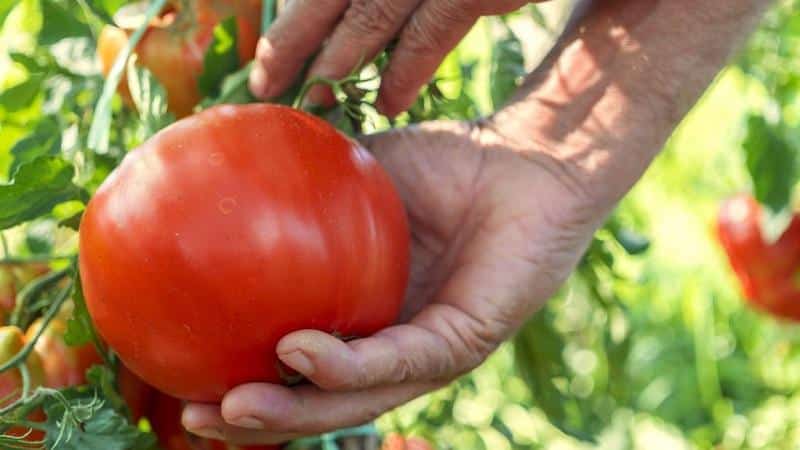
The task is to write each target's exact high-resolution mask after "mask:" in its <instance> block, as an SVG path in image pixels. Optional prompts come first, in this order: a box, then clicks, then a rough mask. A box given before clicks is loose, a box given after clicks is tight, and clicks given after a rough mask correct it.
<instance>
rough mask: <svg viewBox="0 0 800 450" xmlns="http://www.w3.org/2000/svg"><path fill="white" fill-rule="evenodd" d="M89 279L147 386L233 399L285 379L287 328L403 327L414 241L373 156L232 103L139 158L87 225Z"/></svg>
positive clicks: (260, 109) (315, 121) (102, 325)
mask: <svg viewBox="0 0 800 450" xmlns="http://www.w3.org/2000/svg"><path fill="white" fill-rule="evenodd" d="M80 271H81V277H82V280H83V288H84V294H85V296H86V304H87V306H88V308H89V312H90V314H91V316H92V318H93V319H94V323H95V325H96V326H97V330H98V332H99V333H100V335H101V336H102V337H103V338H104V339H105V340H106V341H107V342H108V344H109V345H110V346H111V347H112V348H114V349H115V350H116V351H117V353H118V354H119V356H120V358H121V359H122V361H124V362H125V364H126V365H127V366H128V367H129V368H130V369H131V370H132V371H133V372H134V373H136V374H137V375H139V376H140V377H141V378H142V379H143V380H145V381H146V382H147V383H148V384H151V385H153V386H155V387H156V388H157V389H159V390H160V391H163V392H166V393H168V394H170V395H172V396H175V397H178V398H182V399H186V400H192V401H201V402H218V401H220V400H221V399H222V397H223V395H224V394H225V393H226V392H228V391H229V390H230V389H232V388H234V387H236V386H238V385H241V384H244V383H248V382H270V383H279V382H282V381H284V380H283V379H282V377H281V370H280V367H279V363H278V358H277V355H276V354H275V347H276V345H277V343H278V341H279V340H280V339H281V338H282V337H283V336H285V335H287V334H288V333H291V332H293V331H296V330H299V329H317V330H322V331H325V332H328V333H332V334H336V335H339V336H343V337H357V336H368V335H371V334H373V333H375V332H377V331H379V330H381V329H382V328H384V327H387V326H389V325H391V324H392V323H393V322H394V321H395V320H396V319H397V317H398V314H399V311H400V308H401V305H402V303H403V297H404V292H405V288H406V283H407V280H408V271H409V231H408V223H407V221H406V215H405V210H404V207H403V204H402V203H401V201H400V198H399V196H398V195H397V193H396V191H395V188H394V186H393V184H392V181H391V179H390V178H389V176H388V175H387V174H386V172H384V170H383V169H382V168H381V166H380V165H379V164H378V163H377V161H376V160H375V159H374V158H373V157H372V155H371V154H370V153H369V152H367V151H366V150H364V149H363V148H362V147H360V146H359V145H358V144H356V143H354V142H353V141H351V140H349V139H347V138H346V137H345V136H343V135H342V134H340V133H339V132H338V131H336V130H335V129H334V128H333V127H332V126H330V125H329V124H328V123H326V122H324V121H322V120H321V119H319V118H316V117H314V116H311V115H309V114H306V113H304V112H301V111H298V110H295V109H291V108H287V107H282V106H273V105H264V104H256V105H239V106H218V107H214V108H211V109H208V110H206V111H203V112H202V113H200V114H196V115H194V116H192V117H189V118H187V119H183V120H181V121H179V122H177V123H175V124H173V125H172V126H170V127H168V128H166V129H165V130H163V131H161V132H160V133H158V134H157V135H156V136H154V137H153V138H152V139H150V140H149V141H147V142H146V143H145V144H144V145H142V146H141V147H140V148H138V149H136V150H134V151H132V152H130V153H129V154H128V156H127V157H126V158H125V160H124V161H123V162H122V164H121V165H120V166H119V167H118V168H117V170H116V171H115V172H114V173H113V174H112V175H111V176H110V177H109V178H108V179H107V180H106V182H105V183H104V184H103V185H102V186H101V187H100V189H99V190H98V191H97V194H96V195H95V196H94V198H93V199H92V200H91V202H90V203H89V205H88V206H87V208H86V211H85V213H84V216H83V220H82V222H81V230H80Z"/></svg>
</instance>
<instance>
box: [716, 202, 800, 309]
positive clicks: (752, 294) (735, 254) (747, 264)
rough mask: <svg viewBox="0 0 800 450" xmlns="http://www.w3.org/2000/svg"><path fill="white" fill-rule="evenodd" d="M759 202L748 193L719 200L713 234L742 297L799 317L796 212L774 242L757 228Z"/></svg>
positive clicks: (799, 248)
mask: <svg viewBox="0 0 800 450" xmlns="http://www.w3.org/2000/svg"><path fill="white" fill-rule="evenodd" d="M763 214H764V212H763V210H762V208H761V205H759V204H758V202H757V201H756V200H755V199H754V198H752V197H751V196H749V195H744V194H742V195H738V196H736V197H733V198H731V199H728V200H727V201H726V202H725V203H723V204H722V206H721V208H720V212H719V214H718V217H717V236H718V238H719V240H720V243H721V244H722V247H723V248H724V249H725V252H726V254H727V256H728V261H729V262H730V264H731V267H732V268H733V270H734V272H735V273H736V276H737V277H738V279H739V281H740V283H741V284H742V290H743V292H744V295H745V297H746V298H747V299H748V300H749V301H750V302H751V303H752V304H753V305H754V306H756V307H757V308H758V309H761V310H764V311H768V312H770V313H771V314H774V315H776V316H778V317H781V318H784V319H791V320H795V321H798V320H800V281H799V279H798V270H800V214H796V215H794V217H792V220H791V222H790V223H789V226H788V227H787V228H786V230H785V231H784V232H783V234H782V235H781V236H780V237H779V238H778V240H777V241H775V242H767V241H766V239H765V237H764V236H763V233H762V229H761V221H762V217H763Z"/></svg>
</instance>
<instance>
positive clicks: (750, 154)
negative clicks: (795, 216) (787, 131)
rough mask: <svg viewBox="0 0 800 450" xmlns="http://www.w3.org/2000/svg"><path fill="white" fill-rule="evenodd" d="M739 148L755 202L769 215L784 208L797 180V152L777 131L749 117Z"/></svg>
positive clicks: (758, 117) (766, 123)
mask: <svg viewBox="0 0 800 450" xmlns="http://www.w3.org/2000/svg"><path fill="white" fill-rule="evenodd" d="M742 147H743V148H744V151H745V154H746V158H747V170H748V172H749V173H750V177H751V179H752V181H753V187H754V189H755V197H756V199H758V201H759V202H761V203H763V204H764V205H766V206H767V207H769V208H770V209H771V210H772V211H773V212H779V211H781V210H782V209H784V208H786V207H788V205H789V203H790V199H791V193H792V188H793V186H794V183H795V181H796V177H797V151H796V150H795V149H794V148H793V146H792V144H791V143H790V142H789V140H788V139H787V138H786V137H785V136H784V133H783V131H782V130H781V129H780V127H779V126H773V125H771V124H769V123H768V122H767V121H766V120H765V119H764V117H762V116H760V115H751V116H750V117H749V118H748V120H747V135H746V137H745V139H744V141H743V142H742Z"/></svg>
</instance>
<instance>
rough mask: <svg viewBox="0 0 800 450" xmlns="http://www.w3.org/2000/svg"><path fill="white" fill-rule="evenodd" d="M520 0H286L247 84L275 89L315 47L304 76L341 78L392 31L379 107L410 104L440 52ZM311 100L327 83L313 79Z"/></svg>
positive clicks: (319, 97) (396, 109)
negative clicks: (391, 48)
mask: <svg viewBox="0 0 800 450" xmlns="http://www.w3.org/2000/svg"><path fill="white" fill-rule="evenodd" d="M539 1H542V0H539ZM527 3H533V2H529V1H525V0H483V1H481V0H353V1H348V0H325V1H322V0H291V1H289V2H288V3H287V4H286V7H285V8H284V9H283V10H282V11H281V14H280V15H279V16H278V18H277V19H276V21H275V23H274V24H273V25H272V27H270V29H269V31H268V32H267V33H266V35H265V36H264V37H262V38H261V40H260V41H259V44H258V51H257V53H256V63H255V65H254V68H253V72H252V74H251V76H250V89H251V91H252V92H253V93H254V94H255V95H256V96H257V97H258V98H261V99H265V100H266V99H270V98H274V97H277V96H278V95H280V94H281V93H282V92H283V91H284V90H285V89H287V88H288V87H289V86H290V85H291V84H292V83H293V82H294V80H295V78H296V77H297V75H298V73H299V72H300V70H301V69H302V66H303V65H304V63H305V61H307V60H308V59H309V58H310V57H311V56H312V55H313V54H314V53H315V52H317V51H319V54H318V55H317V57H316V58H315V60H314V62H313V64H312V66H311V68H310V71H309V78H311V77H315V76H320V77H325V78H330V79H341V78H343V77H345V76H346V75H347V74H349V73H350V72H351V71H352V70H353V69H354V68H355V67H356V66H357V65H358V64H359V63H361V62H364V61H370V60H371V59H373V58H374V57H375V56H376V55H378V54H379V53H380V52H381V51H382V50H384V49H385V48H386V47H387V46H388V45H389V44H390V43H391V42H392V41H393V40H394V39H395V38H397V39H398V41H397V45H396V47H395V48H394V51H393V52H392V56H391V62H390V63H389V66H388V67H387V69H386V71H385V73H384V74H383V77H382V81H381V89H380V93H379V96H378V101H377V106H378V109H379V110H380V111H381V112H383V113H384V114H386V115H388V116H394V115H397V114H399V113H400V112H402V111H404V110H406V109H408V107H409V106H411V104H412V103H413V102H414V100H415V99H416V97H417V94H418V93H419V90H420V88H421V87H422V86H423V85H424V84H425V83H427V82H428V81H430V79H431V77H432V76H433V74H434V72H435V71H436V69H437V68H438V67H439V64H440V63H441V62H442V60H443V59H444V57H445V56H446V55H447V53H449V52H450V50H452V49H453V47H455V46H456V44H458V42H459V41H461V39H462V38H463V37H464V36H465V35H466V34H467V32H469V30H470V28H472V26H473V25H474V24H475V22H476V21H477V20H478V18H480V17H481V16H486V15H497V14H504V13H508V12H511V11H515V10H517V9H519V8H521V7H522V6H523V5H525V4H527ZM307 99H308V101H309V103H312V104H317V105H324V106H328V105H330V104H332V103H333V101H334V98H333V94H332V93H331V91H330V89H329V88H327V87H325V86H317V87H315V88H314V89H312V90H311V92H310V93H309V95H308V97H307Z"/></svg>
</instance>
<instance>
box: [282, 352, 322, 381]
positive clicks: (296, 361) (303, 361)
mask: <svg viewBox="0 0 800 450" xmlns="http://www.w3.org/2000/svg"><path fill="white" fill-rule="evenodd" d="M278 357H279V358H280V359H281V361H283V363H284V364H286V365H287V366H289V367H291V368H292V369H294V370H296V371H298V372H300V373H302V374H303V375H305V376H311V375H313V374H314V371H315V370H316V369H315V368H314V364H313V363H311V360H310V359H308V357H307V356H306V355H304V354H303V352H302V351H300V350H295V351H293V352H289V353H284V354H282V355H278Z"/></svg>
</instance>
